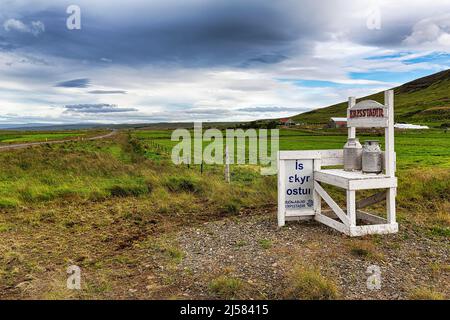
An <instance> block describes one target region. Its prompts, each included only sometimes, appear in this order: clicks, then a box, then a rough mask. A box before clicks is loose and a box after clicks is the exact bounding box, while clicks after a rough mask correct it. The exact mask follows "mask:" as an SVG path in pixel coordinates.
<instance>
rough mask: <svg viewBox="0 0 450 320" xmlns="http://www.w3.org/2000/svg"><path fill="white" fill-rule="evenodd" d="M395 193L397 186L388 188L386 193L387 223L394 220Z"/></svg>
mask: <svg viewBox="0 0 450 320" xmlns="http://www.w3.org/2000/svg"><path fill="white" fill-rule="evenodd" d="M396 194H397V188H389V190H388V191H387V193H386V213H387V220H388V222H389V223H395V222H396V212H395V196H396Z"/></svg>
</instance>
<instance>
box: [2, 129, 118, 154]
mask: <svg viewBox="0 0 450 320" xmlns="http://www.w3.org/2000/svg"><path fill="white" fill-rule="evenodd" d="M116 133H117V130H116V129H114V130H112V131H111V132H109V133H107V134H103V135H100V136H95V137H90V138H85V139H84V140H99V139H106V138H109V137H112V136H113V135H115V134H116ZM77 140H78V139H77V138H76V139H67V140H53V141H41V142H27V143H18V144H10V145H5V146H0V151H6V150H14V149H22V148H27V147H32V146H39V145H43V144H56V143H64V142H69V141H77Z"/></svg>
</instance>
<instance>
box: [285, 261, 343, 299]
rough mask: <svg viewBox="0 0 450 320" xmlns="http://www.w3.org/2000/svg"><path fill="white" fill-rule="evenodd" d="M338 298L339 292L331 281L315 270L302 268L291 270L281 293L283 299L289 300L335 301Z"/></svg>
mask: <svg viewBox="0 0 450 320" xmlns="http://www.w3.org/2000/svg"><path fill="white" fill-rule="evenodd" d="M339 297H340V294H339V290H338V288H337V286H336V284H335V283H334V282H333V281H331V280H330V279H327V278H326V277H324V276H323V275H322V274H321V273H320V271H318V270H317V269H313V268H305V267H303V266H295V267H294V268H293V270H292V271H291V273H290V274H289V275H288V278H287V288H286V289H285V291H284V293H283V298H284V299H290V300H335V299H338V298H339Z"/></svg>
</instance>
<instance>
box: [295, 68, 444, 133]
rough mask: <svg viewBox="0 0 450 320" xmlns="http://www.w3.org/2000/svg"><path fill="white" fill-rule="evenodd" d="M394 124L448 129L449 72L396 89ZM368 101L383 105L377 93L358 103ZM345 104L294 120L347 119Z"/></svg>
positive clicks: (300, 116)
mask: <svg viewBox="0 0 450 320" xmlns="http://www.w3.org/2000/svg"><path fill="white" fill-rule="evenodd" d="M394 92H395V121H396V122H408V123H414V124H428V125H432V126H440V125H445V124H446V125H447V126H450V69H449V70H445V71H441V72H438V73H435V74H432V75H430V76H427V77H423V78H420V79H417V80H414V81H411V82H408V83H405V84H404V85H401V86H399V87H397V88H394ZM365 99H371V100H375V101H378V102H381V103H383V101H384V93H383V92H380V93H377V94H373V95H370V96H366V97H363V98H361V99H358V100H365ZM346 116H347V102H342V103H339V104H335V105H332V106H329V107H326V108H320V109H315V110H312V111H309V112H305V113H301V114H299V115H296V116H294V117H293V119H294V121H295V122H303V123H310V124H312V123H318V124H323V123H327V122H328V121H329V120H330V117H346Z"/></svg>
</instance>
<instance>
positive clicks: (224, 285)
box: [209, 275, 245, 299]
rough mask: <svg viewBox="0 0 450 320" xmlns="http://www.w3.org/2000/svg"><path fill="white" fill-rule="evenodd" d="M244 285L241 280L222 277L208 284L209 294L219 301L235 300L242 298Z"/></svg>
mask: <svg viewBox="0 0 450 320" xmlns="http://www.w3.org/2000/svg"><path fill="white" fill-rule="evenodd" d="M244 289H245V284H244V282H243V281H242V280H241V279H238V278H235V277H231V276H228V275H222V276H219V277H218V278H215V279H213V280H212V281H211V282H210V284H209V290H210V292H211V293H212V294H213V295H215V296H216V297H217V298H219V299H237V298H240V297H242V294H243V291H244Z"/></svg>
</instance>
